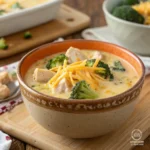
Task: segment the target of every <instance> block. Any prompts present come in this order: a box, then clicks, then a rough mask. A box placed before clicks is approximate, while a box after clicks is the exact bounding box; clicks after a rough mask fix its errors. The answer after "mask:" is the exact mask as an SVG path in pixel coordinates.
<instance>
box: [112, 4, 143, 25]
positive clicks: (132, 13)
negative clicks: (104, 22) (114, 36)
mask: <svg viewBox="0 0 150 150" xmlns="http://www.w3.org/2000/svg"><path fill="white" fill-rule="evenodd" d="M112 15H113V16H115V17H118V18H120V19H123V20H126V21H130V22H135V23H139V24H144V21H145V19H144V17H143V16H142V15H141V14H139V13H138V12H137V11H136V10H134V9H133V8H132V7H131V6H127V5H124V6H119V7H116V8H115V9H114V10H113V12H112Z"/></svg>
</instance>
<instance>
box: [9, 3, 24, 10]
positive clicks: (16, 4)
mask: <svg viewBox="0 0 150 150" xmlns="http://www.w3.org/2000/svg"><path fill="white" fill-rule="evenodd" d="M11 8H12V9H23V7H22V6H21V5H20V3H18V2H16V3H14V4H13V5H12V6H11Z"/></svg>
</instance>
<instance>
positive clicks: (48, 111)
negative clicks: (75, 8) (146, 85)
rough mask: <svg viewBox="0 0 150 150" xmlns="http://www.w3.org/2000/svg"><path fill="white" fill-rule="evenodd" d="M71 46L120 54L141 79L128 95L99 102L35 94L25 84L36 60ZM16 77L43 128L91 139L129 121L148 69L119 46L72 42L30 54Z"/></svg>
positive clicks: (27, 102) (27, 105)
mask: <svg viewBox="0 0 150 150" xmlns="http://www.w3.org/2000/svg"><path fill="white" fill-rule="evenodd" d="M70 46H73V47H77V48H79V49H96V50H100V51H105V52H109V53H112V54H114V55H117V56H119V57H121V58H123V59H125V60H126V61H128V62H129V63H130V64H131V65H132V66H133V67H134V68H135V69H136V71H137V73H138V74H139V76H140V78H139V80H138V82H137V83H136V84H135V85H134V86H133V87H132V88H131V89H129V90H127V91H126V92H124V93H122V94H119V95H117V96H113V97H110V98H105V99H98V100H67V99H59V98H56V97H52V96H47V95H44V94H41V93H39V92H37V91H34V90H33V89H31V88H29V87H28V86H27V85H26V84H25V82H24V77H25V74H26V72H27V70H28V68H29V67H30V66H31V65H32V64H33V63H34V62H35V61H37V60H39V59H42V58H44V57H46V56H48V55H52V54H55V53H58V52H64V51H66V49H68V48H69V47H70ZM17 74H18V79H19V82H20V88H21V93H22V97H23V100H24V102H25V105H26V107H27V109H28V111H29V112H30V114H31V116H32V117H33V118H34V119H35V120H36V121H37V122H38V123H39V124H40V125H42V126H43V127H44V128H46V129H48V130H49V131H51V132H54V133H57V134H60V135H64V136H68V137H72V138H91V137H96V136H100V135H104V134H106V133H108V132H111V131H113V130H115V129H117V128H119V126H120V125H122V124H123V123H124V122H125V121H126V120H127V119H128V118H129V116H130V115H131V114H132V112H133V110H134V108H135V106H136V104H137V102H138V99H139V94H140V91H141V89H142V85H143V82H144V74H145V69H144V66H143V63H142V62H141V60H140V59H139V58H138V57H136V56H135V55H134V54H133V53H131V52H129V51H127V50H125V49H124V48H121V47H119V46H116V45H113V44H110V43H104V42H99V41H88V40H71V41H64V42H57V43H51V44H47V45H44V46H41V47H39V48H37V49H35V50H33V51H31V52H29V53H28V54H27V55H26V56H25V57H23V58H22V60H21V62H20V64H19V66H18V70H17Z"/></svg>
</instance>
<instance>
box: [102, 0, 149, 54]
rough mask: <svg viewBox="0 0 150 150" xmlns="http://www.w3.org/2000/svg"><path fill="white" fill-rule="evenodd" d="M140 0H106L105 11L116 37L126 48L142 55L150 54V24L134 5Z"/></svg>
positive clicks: (107, 20)
mask: <svg viewBox="0 0 150 150" xmlns="http://www.w3.org/2000/svg"><path fill="white" fill-rule="evenodd" d="M137 4H139V0H105V1H104V3H103V11H104V14H105V18H106V22H107V24H108V26H109V27H110V29H111V31H112V33H113V35H114V37H115V38H116V39H117V40H118V42H119V43H120V44H121V45H123V46H124V47H125V48H127V49H129V50H131V51H132V52H135V53H138V54H141V55H150V48H149V47H150V42H149V41H150V25H145V24H144V22H145V18H144V17H143V16H142V15H141V14H140V13H139V12H137V11H136V10H134V9H133V7H132V6H134V5H137Z"/></svg>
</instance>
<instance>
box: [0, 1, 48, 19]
mask: <svg viewBox="0 0 150 150" xmlns="http://www.w3.org/2000/svg"><path fill="white" fill-rule="evenodd" d="M48 1H50V0H0V16H1V15H3V14H6V13H8V12H15V11H18V10H22V9H25V8H30V7H34V6H36V5H39V4H42V3H45V2H48Z"/></svg>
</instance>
